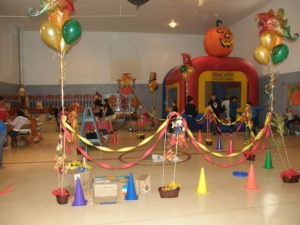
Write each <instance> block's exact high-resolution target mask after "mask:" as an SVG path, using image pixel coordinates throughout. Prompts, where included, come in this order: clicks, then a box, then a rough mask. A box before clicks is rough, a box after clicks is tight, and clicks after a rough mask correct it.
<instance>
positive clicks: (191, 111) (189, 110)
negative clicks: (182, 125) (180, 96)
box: [184, 96, 198, 132]
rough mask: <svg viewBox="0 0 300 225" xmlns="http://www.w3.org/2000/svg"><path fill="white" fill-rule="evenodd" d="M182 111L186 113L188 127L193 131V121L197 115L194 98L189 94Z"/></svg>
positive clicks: (194, 121)
mask: <svg viewBox="0 0 300 225" xmlns="http://www.w3.org/2000/svg"><path fill="white" fill-rule="evenodd" d="M184 113H185V115H186V122H187V125H188V128H189V129H190V130H191V131H192V132H194V131H195V123H196V116H197V115H198V112H197V108H196V106H195V105H194V99H193V97H191V96H188V97H187V104H186V105H185V110H184Z"/></svg>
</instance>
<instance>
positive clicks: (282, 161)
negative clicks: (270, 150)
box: [270, 128, 287, 170]
mask: <svg viewBox="0 0 300 225" xmlns="http://www.w3.org/2000/svg"><path fill="white" fill-rule="evenodd" d="M270 132H271V135H272V139H273V140H274V141H275V136H274V134H273V131H272V129H271V128H270ZM275 146H276V150H277V152H278V155H279V157H280V160H281V163H282V166H283V168H284V169H285V170H286V169H287V168H286V166H285V163H284V160H283V157H282V155H281V153H280V149H279V147H278V145H277V144H276V143H275Z"/></svg>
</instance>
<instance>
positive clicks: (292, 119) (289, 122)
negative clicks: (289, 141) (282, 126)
mask: <svg viewBox="0 0 300 225" xmlns="http://www.w3.org/2000/svg"><path fill="white" fill-rule="evenodd" d="M284 117H285V120H286V128H287V130H288V133H289V134H291V135H294V134H296V133H298V131H295V130H296V128H295V127H294V125H293V124H295V123H300V118H299V117H298V115H297V113H295V112H294V110H293V108H292V107H291V106H289V107H287V109H286V113H285V115H284Z"/></svg>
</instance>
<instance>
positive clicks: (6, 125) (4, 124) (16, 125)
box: [0, 96, 31, 169]
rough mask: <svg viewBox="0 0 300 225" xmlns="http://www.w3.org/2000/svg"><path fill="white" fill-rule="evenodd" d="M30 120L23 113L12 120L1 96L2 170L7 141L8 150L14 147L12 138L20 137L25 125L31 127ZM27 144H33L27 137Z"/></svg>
mask: <svg viewBox="0 0 300 225" xmlns="http://www.w3.org/2000/svg"><path fill="white" fill-rule="evenodd" d="M30 123H31V122H30V120H29V119H28V118H27V117H26V115H25V113H24V112H23V111H21V110H20V111H18V112H17V116H16V117H15V118H14V119H13V120H10V117H9V115H8V110H7V108H6V106H5V102H4V98H3V96H0V169H1V168H3V165H2V153H3V147H4V144H5V141H6V140H7V147H6V148H7V149H10V148H11V147H12V138H14V137H16V136H18V135H19V132H20V129H21V128H22V127H23V126H24V125H30ZM26 140H27V142H31V137H30V136H28V137H26Z"/></svg>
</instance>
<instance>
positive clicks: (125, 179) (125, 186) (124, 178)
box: [95, 176, 129, 195]
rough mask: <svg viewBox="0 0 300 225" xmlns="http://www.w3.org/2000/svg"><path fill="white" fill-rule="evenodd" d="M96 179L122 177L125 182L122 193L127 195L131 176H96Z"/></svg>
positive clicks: (123, 182)
mask: <svg viewBox="0 0 300 225" xmlns="http://www.w3.org/2000/svg"><path fill="white" fill-rule="evenodd" d="M95 179H105V180H115V179H120V180H121V181H122V184H123V186H122V193H123V195H126V193H127V188H128V181H129V176H100V177H96V178H95Z"/></svg>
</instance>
